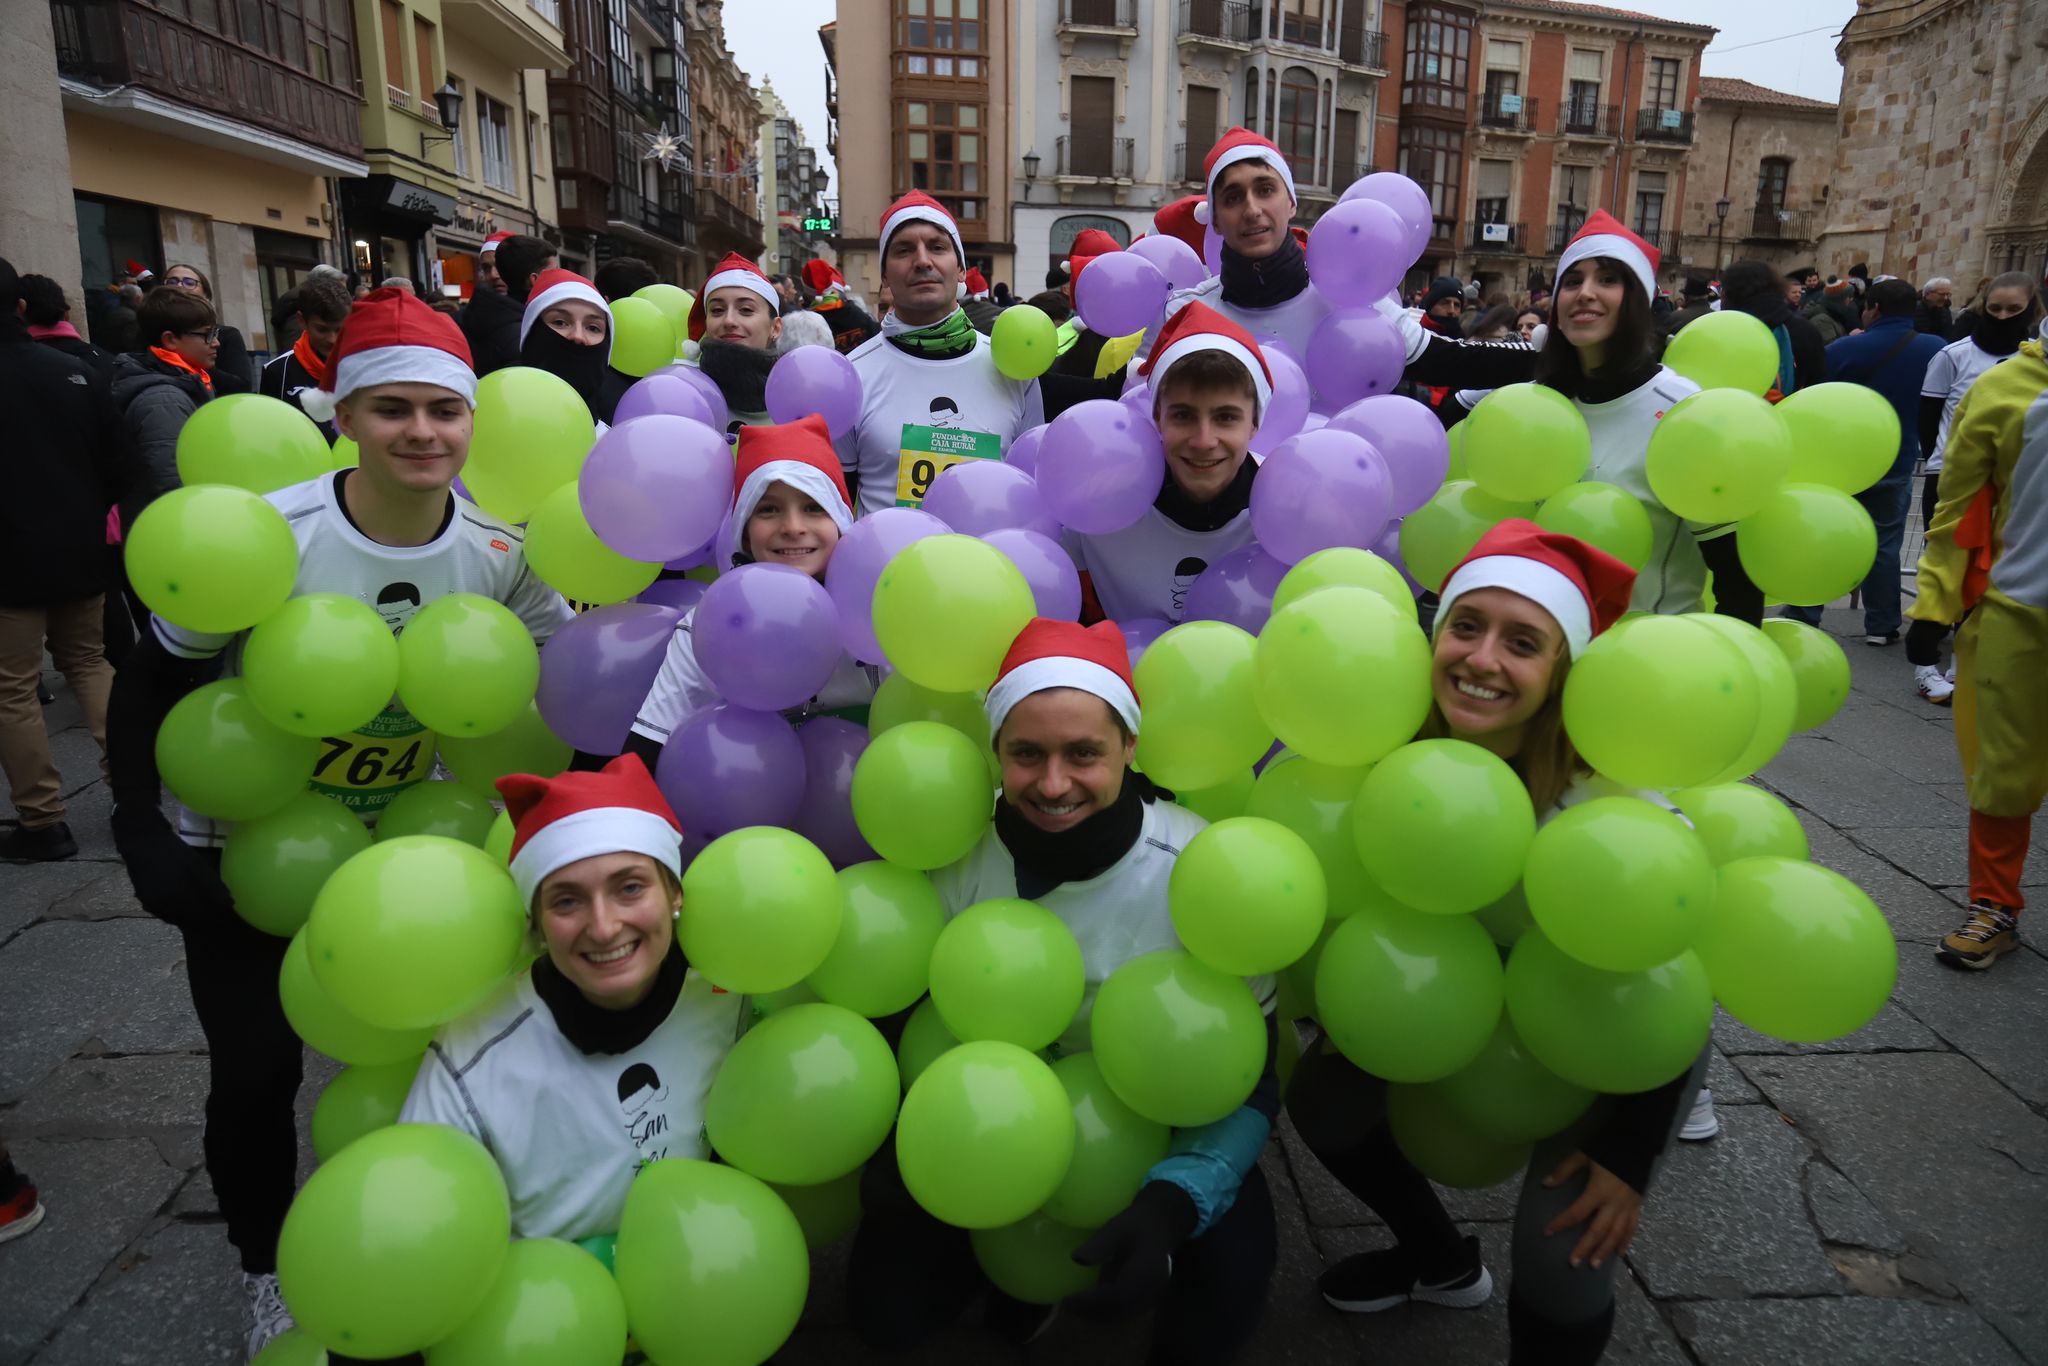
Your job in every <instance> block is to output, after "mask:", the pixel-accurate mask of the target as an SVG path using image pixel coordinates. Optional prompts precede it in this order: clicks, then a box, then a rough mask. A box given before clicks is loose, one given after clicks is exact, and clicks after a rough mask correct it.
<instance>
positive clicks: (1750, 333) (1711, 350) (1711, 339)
mask: <svg viewBox="0 0 2048 1366" xmlns="http://www.w3.org/2000/svg"><path fill="white" fill-rule="evenodd" d="M1664 363H1665V364H1666V365H1668V366H1670V367H1671V368H1672V369H1673V370H1676V371H1677V372H1678V373H1679V374H1681V375H1684V376H1685V377H1686V378H1687V379H1689V380H1691V381H1692V382H1693V383H1694V384H1697V385H1699V386H1700V388H1702V389H1740V390H1741V391H1742V392H1744V393H1746V394H1761V393H1764V392H1765V391H1766V390H1768V389H1769V388H1770V387H1771V386H1772V384H1773V383H1775V382H1776V381H1777V378H1778V365H1779V357H1778V339H1777V338H1776V337H1774V336H1772V335H1771V329H1770V328H1768V327H1765V326H1764V325H1763V324H1762V323H1761V322H1759V321H1757V320H1756V319H1755V318H1753V317H1751V316H1750V315H1749V314H1747V313H1741V312H1737V311H1736V310H1735V309H1732V308H1724V309H1721V310H1719V311H1718V312H1714V313H1708V314H1705V315H1703V316H1701V317H1698V318H1695V319H1693V320H1692V321H1691V322H1689V323H1687V324H1686V325H1685V326H1684V327H1682V328H1680V329H1679V330H1678V331H1677V333H1675V334H1674V335H1673V336H1672V338H1671V342H1670V344H1669V345H1668V346H1666V347H1665V348H1664ZM1893 453H1894V454H1897V451H1896V449H1895V450H1894V452H1893Z"/></svg>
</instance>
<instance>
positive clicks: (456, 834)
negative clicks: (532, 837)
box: [377, 780, 498, 849]
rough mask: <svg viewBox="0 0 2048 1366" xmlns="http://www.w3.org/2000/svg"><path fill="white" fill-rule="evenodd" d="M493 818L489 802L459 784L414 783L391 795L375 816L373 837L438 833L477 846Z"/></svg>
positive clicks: (493, 811) (478, 846)
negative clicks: (375, 833)
mask: <svg viewBox="0 0 2048 1366" xmlns="http://www.w3.org/2000/svg"><path fill="white" fill-rule="evenodd" d="M497 818H498V812H497V811H496V810H495V809H494V808H493V807H492V806H491V804H490V803H489V802H487V801H485V800H484V799H483V798H482V797H480V796H478V795H477V794H476V793H474V792H472V791H470V790H469V789H468V788H466V787H464V786H463V785H462V784H461V783H455V782H447V781H445V780H444V781H436V782H424V783H414V784H413V785H412V786H411V787H408V788H406V789H405V790H404V791H403V792H400V793H399V794H398V795H397V796H396V797H393V798H392V799H391V804H390V805H389V806H386V807H385V808H384V813H383V814H382V815H381V816H379V817H378V818H377V838H378V839H379V840H390V839H397V838H399V837H400V836H402V835H439V836H441V837H443V838H445V839H452V840H461V841H462V842H463V843H464V844H473V845H475V846H476V847H477V848H479V849H481V848H483V847H484V840H485V839H486V838H487V837H488V836H489V835H490V831H491V823H492V822H493V821H495V820H497Z"/></svg>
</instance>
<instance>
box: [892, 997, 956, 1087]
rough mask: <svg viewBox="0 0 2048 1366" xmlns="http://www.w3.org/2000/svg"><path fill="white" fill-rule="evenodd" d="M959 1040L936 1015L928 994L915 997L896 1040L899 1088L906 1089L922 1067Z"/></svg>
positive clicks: (921, 1071)
mask: <svg viewBox="0 0 2048 1366" xmlns="http://www.w3.org/2000/svg"><path fill="white" fill-rule="evenodd" d="M959 1044H960V1040H958V1039H956V1038H954V1037H953V1031H951V1030H950V1029H947V1028H946V1022H945V1021H944V1020H943V1019H941V1018H940V1017H939V1008H938V1007H937V1006H935V1005H933V1004H932V1002H931V998H930V997H926V998H925V999H924V1000H922V1001H919V1002H918V1003H917V1009H915V1010H913V1011H911V1012H910V1018H909V1019H908V1020H906V1021H904V1023H903V1037H902V1038H900V1039H898V1040H897V1041H896V1070H897V1071H898V1072H899V1073H901V1074H902V1080H903V1089H904V1090H905V1091H906V1092H907V1091H909V1090H910V1087H911V1084H912V1083H913V1082H915V1081H916V1080H917V1079H918V1078H919V1077H921V1076H923V1075H924V1073H925V1069H926V1068H928V1067H930V1066H931V1065H932V1064H933V1063H935V1062H937V1061H938V1060H939V1057H940V1056H941V1055H942V1054H944V1053H945V1052H947V1051H948V1050H949V1049H953V1048H957V1047H959Z"/></svg>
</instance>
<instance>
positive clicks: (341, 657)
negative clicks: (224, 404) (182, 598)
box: [231, 395, 398, 737]
mask: <svg viewBox="0 0 2048 1366" xmlns="http://www.w3.org/2000/svg"><path fill="white" fill-rule="evenodd" d="M231 397H242V395H231ZM242 677H243V679H244V681H246V682H247V684H248V688H249V700H250V701H251V702H253V703H255V704H256V709H257V710H258V711H260V712H262V713H263V715H264V717H265V718H266V719H267V720H269V721H270V723H271V724H272V725H274V726H277V727H278V728H279V729H281V730H286V731H290V732H291V733H292V734H294V735H308V736H314V737H318V736H323V735H347V734H348V733H349V732H350V731H353V730H357V729H360V728H361V727H363V726H365V725H367V724H369V722H370V721H371V719H372V718H374V717H376V716H377V715H378V714H379V713H381V712H382V711H383V710H384V708H385V707H386V706H387V705H388V704H389V703H390V701H391V695H392V694H393V693H394V692H396V691H397V689H398V640H397V637H395V636H393V635H392V634H391V628H390V627H389V626H386V625H385V624H384V618H382V617H380V616H378V615H377V613H376V610H375V609H374V608H372V607H371V606H370V605H369V604H368V603H366V602H364V601H362V599H360V598H352V597H349V596H347V595H345V594H341V593H305V594H301V595H300V596H298V597H295V598H293V599H291V600H290V601H289V602H287V603H285V605H284V606H282V607H280V608H278V609H277V611H275V612H273V613H271V614H270V616H268V617H266V618H265V619H264V620H263V621H261V622H259V623H258V624H257V626H256V629H255V630H253V631H251V632H249V638H248V640H247V641H246V642H244V644H243V647H242Z"/></svg>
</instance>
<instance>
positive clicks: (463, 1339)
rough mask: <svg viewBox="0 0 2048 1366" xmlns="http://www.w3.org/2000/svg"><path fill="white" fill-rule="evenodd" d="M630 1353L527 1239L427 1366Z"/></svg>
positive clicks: (608, 1310)
mask: <svg viewBox="0 0 2048 1366" xmlns="http://www.w3.org/2000/svg"><path fill="white" fill-rule="evenodd" d="M614 307H616V305H614ZM625 1350H626V1302H625V1300H624V1298H623V1297H622V1296H621V1295H620V1294H619V1287H618V1284H617V1283H616V1282H615V1281H613V1280H612V1277H611V1273H610V1272H608V1271H607V1270H606V1269H605V1266H604V1264H603V1263H602V1262H600V1261H599V1260H598V1259H597V1258H596V1257H594V1256H592V1255H591V1254H590V1253H588V1252H586V1251H584V1250H583V1249H582V1248H580V1247H578V1246H576V1244H574V1243H567V1242H563V1241H562V1240H560V1239H558V1238H525V1239H522V1240H520V1241H519V1242H516V1243H514V1244H512V1247H511V1250H510V1251H508V1252H507V1253H506V1254H505V1266H504V1269H503V1270H501V1271H499V1273H498V1279H497V1280H496V1281H495V1282H494V1283H493V1284H492V1286H491V1289H490V1293H489V1294H487V1295H485V1296H484V1302H483V1303H482V1304H480V1305H478V1306H477V1308H476V1312H475V1313H473V1314H471V1315H470V1316H469V1319H468V1321H466V1322H465V1323H464V1324H463V1325H462V1326H461V1327H460V1328H458V1329H456V1330H455V1331H454V1332H453V1333H452V1334H450V1335H449V1336H447V1337H445V1338H443V1339H442V1340H441V1341H439V1342H437V1343H435V1344H434V1345H433V1346H432V1347H429V1348H428V1349H427V1366H618V1362H619V1359H620V1357H621V1356H623V1355H624V1353H625Z"/></svg>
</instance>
